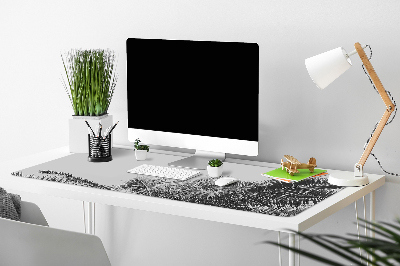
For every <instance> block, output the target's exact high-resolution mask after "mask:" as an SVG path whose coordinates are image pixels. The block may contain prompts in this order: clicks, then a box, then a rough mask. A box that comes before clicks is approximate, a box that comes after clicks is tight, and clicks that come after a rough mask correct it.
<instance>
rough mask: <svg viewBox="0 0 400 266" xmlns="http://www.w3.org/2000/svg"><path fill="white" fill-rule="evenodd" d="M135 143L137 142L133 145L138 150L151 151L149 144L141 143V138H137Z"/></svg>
mask: <svg viewBox="0 0 400 266" xmlns="http://www.w3.org/2000/svg"><path fill="white" fill-rule="evenodd" d="M134 143H135V144H134V145H133V146H134V147H135V149H136V150H140V151H147V152H149V146H147V145H139V143H140V139H136V140H135V142H134Z"/></svg>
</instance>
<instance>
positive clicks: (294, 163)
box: [281, 155, 317, 176]
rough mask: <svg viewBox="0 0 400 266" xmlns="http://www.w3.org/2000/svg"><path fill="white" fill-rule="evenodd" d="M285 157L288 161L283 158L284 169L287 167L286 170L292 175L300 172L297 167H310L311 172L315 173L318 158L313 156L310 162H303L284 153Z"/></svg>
mask: <svg viewBox="0 0 400 266" xmlns="http://www.w3.org/2000/svg"><path fill="white" fill-rule="evenodd" d="M283 157H285V159H286V160H287V162H284V161H283V159H281V166H282V170H285V169H286V172H288V173H289V174H290V175H291V176H293V175H294V174H298V173H300V172H299V171H298V170H297V169H308V170H310V173H314V168H315V167H317V164H316V163H317V160H316V159H315V158H313V157H311V158H310V160H308V163H301V162H299V160H297V159H296V158H294V157H293V156H291V155H284V156H283Z"/></svg>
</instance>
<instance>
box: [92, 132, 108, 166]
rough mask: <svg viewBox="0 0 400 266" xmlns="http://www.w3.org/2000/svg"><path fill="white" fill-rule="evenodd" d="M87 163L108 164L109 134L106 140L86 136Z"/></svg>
mask: <svg viewBox="0 0 400 266" xmlns="http://www.w3.org/2000/svg"><path fill="white" fill-rule="evenodd" d="M88 143H89V157H88V161H89V162H109V161H111V160H112V156H111V134H109V135H108V136H107V137H106V138H102V137H94V136H91V135H90V134H88Z"/></svg>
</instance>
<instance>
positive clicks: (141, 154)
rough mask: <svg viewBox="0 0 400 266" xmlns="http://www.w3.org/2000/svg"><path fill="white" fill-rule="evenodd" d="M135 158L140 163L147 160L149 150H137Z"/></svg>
mask: <svg viewBox="0 0 400 266" xmlns="http://www.w3.org/2000/svg"><path fill="white" fill-rule="evenodd" d="M135 157H136V160H138V161H143V160H146V158H147V150H135Z"/></svg>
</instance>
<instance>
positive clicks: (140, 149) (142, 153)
mask: <svg viewBox="0 0 400 266" xmlns="http://www.w3.org/2000/svg"><path fill="white" fill-rule="evenodd" d="M134 147H135V156H136V160H138V161H143V160H146V158H147V153H148V152H149V146H147V145H144V144H140V139H136V140H135V144H134Z"/></svg>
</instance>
